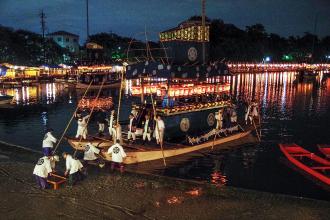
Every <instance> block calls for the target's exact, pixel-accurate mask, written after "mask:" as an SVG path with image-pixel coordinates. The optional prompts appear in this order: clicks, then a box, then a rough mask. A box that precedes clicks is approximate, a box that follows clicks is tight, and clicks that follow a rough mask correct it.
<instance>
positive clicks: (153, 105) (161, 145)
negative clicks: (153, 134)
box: [150, 94, 166, 167]
mask: <svg viewBox="0 0 330 220" xmlns="http://www.w3.org/2000/svg"><path fill="white" fill-rule="evenodd" d="M150 97H151V102H152V108H153V110H154V117H155V119H156V120H155V122H156V129H157V131H158V136H159V142H160V148H161V150H162V155H163V162H164V166H165V167H166V160H165V155H164V148H163V141H164V140H162V141H160V132H159V127H158V122H157V118H156V117H157V115H156V109H155V104H154V99H153V97H152V94H150Z"/></svg>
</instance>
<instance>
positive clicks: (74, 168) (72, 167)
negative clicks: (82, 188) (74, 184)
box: [65, 155, 83, 174]
mask: <svg viewBox="0 0 330 220" xmlns="http://www.w3.org/2000/svg"><path fill="white" fill-rule="evenodd" d="M65 166H66V170H67V171H68V170H69V171H70V174H74V173H76V172H78V171H79V170H80V169H81V168H83V165H82V163H81V162H80V161H79V160H76V159H73V158H72V156H71V155H67V156H66V161H65Z"/></svg>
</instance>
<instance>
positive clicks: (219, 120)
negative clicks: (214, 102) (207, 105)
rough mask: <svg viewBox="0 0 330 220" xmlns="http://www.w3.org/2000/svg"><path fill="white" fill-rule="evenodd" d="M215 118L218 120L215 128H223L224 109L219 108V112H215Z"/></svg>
mask: <svg viewBox="0 0 330 220" xmlns="http://www.w3.org/2000/svg"><path fill="white" fill-rule="evenodd" d="M215 119H216V120H217V124H216V127H215V129H217V130H221V129H222V120H223V117H222V110H220V109H219V111H218V114H215Z"/></svg>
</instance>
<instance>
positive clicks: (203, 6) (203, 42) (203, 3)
mask: <svg viewBox="0 0 330 220" xmlns="http://www.w3.org/2000/svg"><path fill="white" fill-rule="evenodd" d="M205 4H206V0H202V38H203V39H202V46H203V48H202V49H203V52H202V53H203V54H202V55H203V64H205Z"/></svg>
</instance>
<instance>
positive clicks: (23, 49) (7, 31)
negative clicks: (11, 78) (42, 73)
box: [0, 25, 72, 66]
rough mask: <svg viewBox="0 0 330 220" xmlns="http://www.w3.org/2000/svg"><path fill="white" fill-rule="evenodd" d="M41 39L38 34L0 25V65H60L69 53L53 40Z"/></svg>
mask: <svg viewBox="0 0 330 220" xmlns="http://www.w3.org/2000/svg"><path fill="white" fill-rule="evenodd" d="M43 48H44V47H43V39H42V37H41V35H40V34H36V33H33V32H30V31H26V30H14V29H12V28H8V27H3V26H1V25H0V63H11V64H16V65H27V66H38V65H42V64H45V63H46V64H60V63H62V62H63V59H64V58H63V55H64V56H68V57H70V56H72V55H71V54H70V52H69V51H68V50H67V49H65V48H61V47H60V46H58V45H57V44H56V43H55V42H54V41H53V40H49V39H45V55H46V58H47V59H46V60H45V59H44V52H43Z"/></svg>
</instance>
